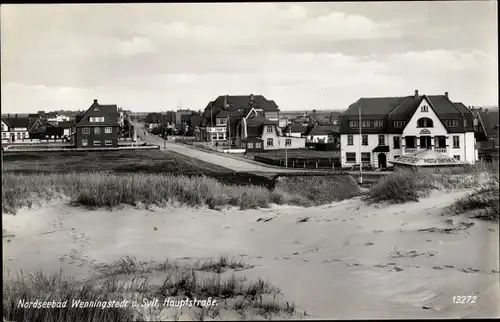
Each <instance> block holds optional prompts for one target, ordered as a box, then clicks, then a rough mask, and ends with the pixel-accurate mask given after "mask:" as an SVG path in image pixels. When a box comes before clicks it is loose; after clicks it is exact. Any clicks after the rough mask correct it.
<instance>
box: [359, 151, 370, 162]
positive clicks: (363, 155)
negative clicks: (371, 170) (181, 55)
mask: <svg viewBox="0 0 500 322" xmlns="http://www.w3.org/2000/svg"><path fill="white" fill-rule="evenodd" d="M371 161H372V160H371V153H370V152H362V153H361V162H363V163H371Z"/></svg>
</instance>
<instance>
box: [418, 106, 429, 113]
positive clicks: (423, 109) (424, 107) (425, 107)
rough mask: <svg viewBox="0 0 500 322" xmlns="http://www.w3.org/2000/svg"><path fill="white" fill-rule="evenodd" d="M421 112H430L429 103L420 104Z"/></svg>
mask: <svg viewBox="0 0 500 322" xmlns="http://www.w3.org/2000/svg"><path fill="white" fill-rule="evenodd" d="M420 112H429V106H427V105H422V106H420Z"/></svg>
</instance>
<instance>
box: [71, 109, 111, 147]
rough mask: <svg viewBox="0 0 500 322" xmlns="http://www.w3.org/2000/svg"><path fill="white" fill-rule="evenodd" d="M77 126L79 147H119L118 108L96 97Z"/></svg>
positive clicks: (77, 145)
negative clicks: (100, 102)
mask: <svg viewBox="0 0 500 322" xmlns="http://www.w3.org/2000/svg"><path fill="white" fill-rule="evenodd" d="M75 128H76V147H77V148H102V147H118V108H117V106H116V105H101V104H99V102H97V100H96V99H95V100H94V103H93V104H92V105H91V106H90V108H89V109H88V110H87V111H86V112H85V114H84V115H83V116H82V117H81V119H80V121H79V122H78V123H76V126H75Z"/></svg>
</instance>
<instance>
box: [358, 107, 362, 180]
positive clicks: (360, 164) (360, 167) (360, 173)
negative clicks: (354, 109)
mask: <svg viewBox="0 0 500 322" xmlns="http://www.w3.org/2000/svg"><path fill="white" fill-rule="evenodd" d="M362 141H363V137H362V136H361V105H360V106H359V184H363V162H362V161H363V159H362V158H361V143H362Z"/></svg>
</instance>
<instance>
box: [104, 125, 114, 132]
mask: <svg viewBox="0 0 500 322" xmlns="http://www.w3.org/2000/svg"><path fill="white" fill-rule="evenodd" d="M104 133H113V128H112V127H111V126H106V127H105V128H104Z"/></svg>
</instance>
